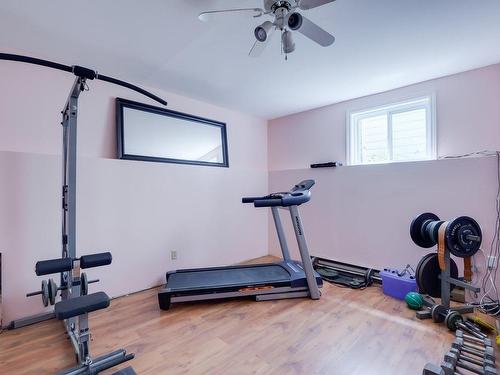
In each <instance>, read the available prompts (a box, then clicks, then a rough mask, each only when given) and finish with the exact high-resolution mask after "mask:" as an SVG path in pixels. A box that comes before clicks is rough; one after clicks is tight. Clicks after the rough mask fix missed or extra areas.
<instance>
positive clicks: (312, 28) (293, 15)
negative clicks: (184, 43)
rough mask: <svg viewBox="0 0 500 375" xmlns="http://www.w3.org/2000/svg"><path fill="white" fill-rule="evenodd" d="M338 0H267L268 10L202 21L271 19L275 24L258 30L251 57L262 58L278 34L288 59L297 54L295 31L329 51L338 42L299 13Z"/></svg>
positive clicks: (216, 13) (212, 15) (230, 11)
mask: <svg viewBox="0 0 500 375" xmlns="http://www.w3.org/2000/svg"><path fill="white" fill-rule="evenodd" d="M334 1H335V0H264V8H236V9H222V10H210V11H207V12H202V13H200V15H199V16H198V18H199V19H200V20H201V21H204V22H208V21H210V20H212V19H213V18H216V17H218V16H220V15H227V14H235V13H243V14H248V15H250V16H252V17H254V18H258V17H262V16H270V17H272V18H273V19H274V20H273V21H269V20H268V21H264V22H263V23H262V24H260V25H259V26H257V27H256V28H255V30H254V35H255V39H256V40H255V43H254V45H253V47H252V48H251V49H250V52H249V54H248V55H249V56H252V57H257V56H260V55H261V53H262V51H263V50H264V48H265V47H266V45H267V44H268V42H269V40H270V38H271V36H272V35H273V33H274V31H276V30H279V31H280V32H281V50H282V52H283V53H284V54H285V59H286V58H287V55H288V54H289V53H291V52H293V51H295V42H294V41H293V37H292V31H298V32H299V33H301V34H302V35H304V36H306V37H307V38H309V39H311V40H312V41H314V42H316V43H318V44H319V45H320V46H323V47H328V46H330V45H332V44H333V42H335V37H334V36H333V35H331V34H330V33H328V32H327V31H325V30H323V29H322V28H321V27H319V26H318V25H316V24H315V23H314V22H312V21H311V20H309V19H307V18H306V17H304V16H303V15H302V14H300V13H298V12H297V10H299V9H300V10H308V9H312V8H317V7H319V6H322V5H325V4H328V3H332V2H334Z"/></svg>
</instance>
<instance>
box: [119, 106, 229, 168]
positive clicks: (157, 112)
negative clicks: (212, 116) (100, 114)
mask: <svg viewBox="0 0 500 375" xmlns="http://www.w3.org/2000/svg"><path fill="white" fill-rule="evenodd" d="M116 125H117V137H118V142H117V143H118V158H120V159H128V160H142V161H153V162H164V163H181V164H197V165H207V166H215V167H229V161H228V152H227V135H226V124H224V123H222V122H218V121H214V120H209V119H205V118H201V117H198V116H193V115H189V114H186V113H181V112H176V111H172V110H169V109H165V108H160V107H154V106H151V105H147V104H142V103H137V102H133V101H130V100H126V99H121V98H117V99H116Z"/></svg>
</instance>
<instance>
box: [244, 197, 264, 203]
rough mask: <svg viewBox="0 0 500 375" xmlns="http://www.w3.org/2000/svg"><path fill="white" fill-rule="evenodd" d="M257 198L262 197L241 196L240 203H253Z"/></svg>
mask: <svg viewBox="0 0 500 375" xmlns="http://www.w3.org/2000/svg"><path fill="white" fill-rule="evenodd" d="M257 199H262V197H244V198H241V203H253V202H254V201H255V200H257Z"/></svg>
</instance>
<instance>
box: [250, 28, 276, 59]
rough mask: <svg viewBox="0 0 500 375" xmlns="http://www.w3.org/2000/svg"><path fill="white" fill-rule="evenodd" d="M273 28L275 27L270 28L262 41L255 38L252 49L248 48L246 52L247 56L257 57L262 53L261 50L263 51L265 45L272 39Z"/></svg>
mask: <svg viewBox="0 0 500 375" xmlns="http://www.w3.org/2000/svg"><path fill="white" fill-rule="evenodd" d="M275 30H276V28H275V27H273V28H271V30H270V31H269V33H268V34H267V39H266V40H265V41H264V42H261V41H259V40H256V41H255V43H254V44H253V46H252V49H250V52H248V56H250V57H259V56H260V55H262V52H264V50H265V49H266V47H267V45H268V44H269V41H270V40H271V39H272V37H273V35H274V31H275Z"/></svg>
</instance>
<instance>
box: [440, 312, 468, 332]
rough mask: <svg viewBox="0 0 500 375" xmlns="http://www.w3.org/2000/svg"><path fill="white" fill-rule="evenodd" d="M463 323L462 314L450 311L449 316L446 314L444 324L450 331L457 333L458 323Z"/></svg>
mask: <svg viewBox="0 0 500 375" xmlns="http://www.w3.org/2000/svg"><path fill="white" fill-rule="evenodd" d="M463 321H464V319H463V318H462V315H460V313H458V312H457V311H450V312H449V313H448V314H446V318H445V320H444V324H445V325H446V327H448V329H449V330H450V331H456V330H457V323H459V322H463Z"/></svg>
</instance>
